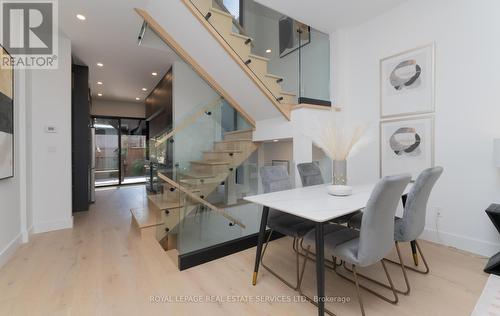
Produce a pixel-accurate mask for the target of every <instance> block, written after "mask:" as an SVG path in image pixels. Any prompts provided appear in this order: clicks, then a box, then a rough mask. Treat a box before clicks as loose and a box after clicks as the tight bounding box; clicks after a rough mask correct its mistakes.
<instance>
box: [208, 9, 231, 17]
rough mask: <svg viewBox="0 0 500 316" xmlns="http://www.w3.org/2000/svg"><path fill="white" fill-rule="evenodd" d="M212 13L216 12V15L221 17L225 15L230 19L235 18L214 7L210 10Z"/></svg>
mask: <svg viewBox="0 0 500 316" xmlns="http://www.w3.org/2000/svg"><path fill="white" fill-rule="evenodd" d="M210 11H211V12H214V13H218V14H221V15H225V16H227V17H230V18H231V19H232V18H233V16H232V15H231V14H229V13H227V12H224V11H222V10H219V9H216V8H214V7H212V8H210Z"/></svg>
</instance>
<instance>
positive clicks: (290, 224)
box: [267, 213, 315, 238]
mask: <svg viewBox="0 0 500 316" xmlns="http://www.w3.org/2000/svg"><path fill="white" fill-rule="evenodd" d="M267 226H269V228H271V229H272V230H275V231H277V232H279V233H282V234H283V235H287V236H290V237H297V238H302V237H303V236H304V235H305V234H307V233H308V232H309V231H310V230H311V229H314V226H315V223H314V222H312V221H310V220H306V219H303V218H301V217H298V216H295V215H291V214H286V213H281V214H279V215H274V214H273V217H271V218H269V219H268V221H267Z"/></svg>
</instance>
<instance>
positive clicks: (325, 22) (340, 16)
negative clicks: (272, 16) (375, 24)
mask: <svg viewBox="0 0 500 316" xmlns="http://www.w3.org/2000/svg"><path fill="white" fill-rule="evenodd" d="M256 1H257V2H259V3H261V4H263V5H265V6H267V7H270V8H271V9H274V10H276V11H278V12H281V13H283V14H285V15H288V16H290V17H292V18H294V19H296V20H298V21H300V22H303V23H305V24H307V25H310V26H312V27H313V28H315V29H318V30H320V31H322V32H325V33H331V32H333V31H335V30H338V29H341V28H344V27H350V26H354V25H358V24H361V23H363V22H365V21H367V20H369V19H371V18H374V17H376V16H377V15H380V14H382V13H384V12H386V11H389V10H390V9H392V8H394V7H396V6H398V5H399V4H401V3H403V2H405V1H407V0H308V1H304V0H256Z"/></svg>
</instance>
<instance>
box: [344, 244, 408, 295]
mask: <svg viewBox="0 0 500 316" xmlns="http://www.w3.org/2000/svg"><path fill="white" fill-rule="evenodd" d="M395 245H396V251H397V254H398V257H399V260H400V262H395V261H392V262H393V263H395V264H397V265H398V266H400V267H401V271H402V272H403V277H404V280H405V285H406V289H405V290H399V289H395V290H396V292H398V293H400V294H403V295H409V294H410V281H409V280H408V275H407V274H406V269H405V266H404V263H403V258H402V256H401V251H400V250H399V245H398V243H397V242H395ZM387 260H388V259H385V258H384V259H382V261H387ZM344 269H346V270H347V271H349V272H351V273H353V272H354V271H353V270H352V269H349V268H348V267H347V265H345V264H344ZM358 276H359V277H362V278H363V279H365V280H368V281H370V282H373V283H375V284H377V285H380V286H382V287H385V288H386V289H389V290H392V288H391V287H390V286H389V285H387V284H384V283H382V282H380V281H378V280H375V279H373V278H370V277H369V276H366V275H364V274H360V273H358Z"/></svg>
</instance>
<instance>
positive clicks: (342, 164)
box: [333, 160, 347, 185]
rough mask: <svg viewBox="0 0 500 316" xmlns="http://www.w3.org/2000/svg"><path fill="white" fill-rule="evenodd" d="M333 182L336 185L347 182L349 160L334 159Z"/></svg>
mask: <svg viewBox="0 0 500 316" xmlns="http://www.w3.org/2000/svg"><path fill="white" fill-rule="evenodd" d="M333 184H334V185H346V184H347V161H345V160H334V161H333Z"/></svg>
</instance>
